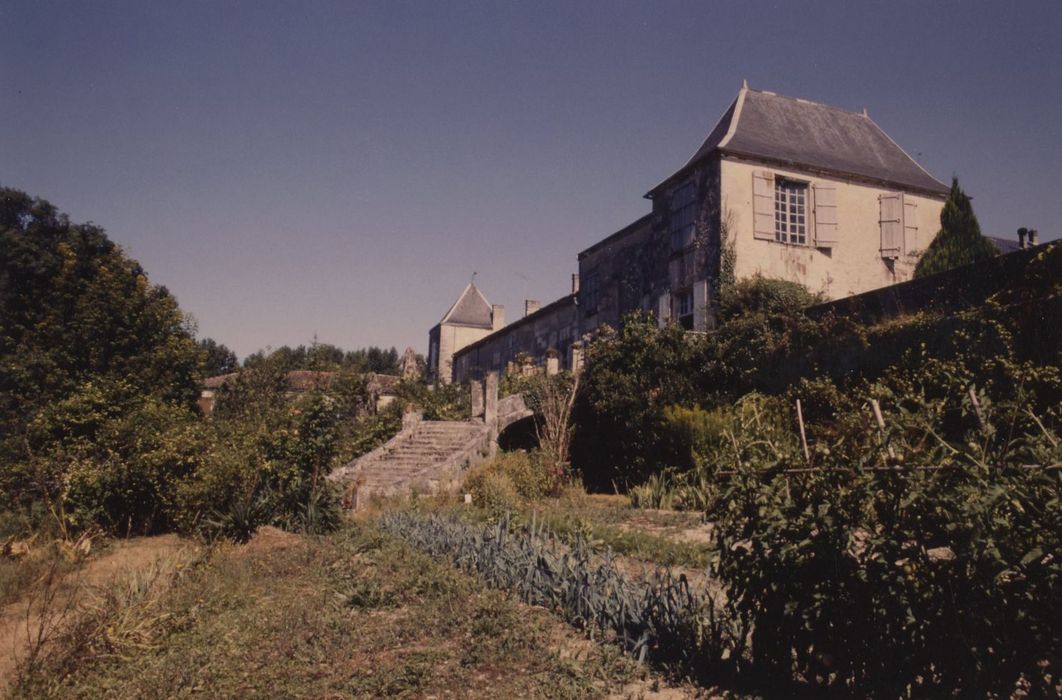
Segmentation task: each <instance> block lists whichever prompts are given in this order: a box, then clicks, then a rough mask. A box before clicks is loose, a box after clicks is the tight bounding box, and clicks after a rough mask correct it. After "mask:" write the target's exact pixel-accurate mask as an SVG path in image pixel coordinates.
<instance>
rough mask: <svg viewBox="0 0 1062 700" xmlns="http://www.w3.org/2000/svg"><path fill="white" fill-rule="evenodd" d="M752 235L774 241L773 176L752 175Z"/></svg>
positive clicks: (767, 174)
mask: <svg viewBox="0 0 1062 700" xmlns="http://www.w3.org/2000/svg"><path fill="white" fill-rule="evenodd" d="M752 233H753V236H755V237H756V238H761V239H764V240H768V241H773V240H774V176H773V175H771V173H761V172H757V173H752Z"/></svg>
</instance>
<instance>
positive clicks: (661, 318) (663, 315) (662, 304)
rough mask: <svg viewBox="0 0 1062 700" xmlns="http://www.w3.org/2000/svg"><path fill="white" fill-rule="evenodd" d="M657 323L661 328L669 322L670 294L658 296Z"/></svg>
mask: <svg viewBox="0 0 1062 700" xmlns="http://www.w3.org/2000/svg"><path fill="white" fill-rule="evenodd" d="M657 310H658V313H657V316H656V320H657V323H658V324H659V325H660V327H661V328H663V327H664V326H666V325H667V322H668V321H669V320H671V292H665V293H663V294H661V295H660V298H659V299H658V300H657Z"/></svg>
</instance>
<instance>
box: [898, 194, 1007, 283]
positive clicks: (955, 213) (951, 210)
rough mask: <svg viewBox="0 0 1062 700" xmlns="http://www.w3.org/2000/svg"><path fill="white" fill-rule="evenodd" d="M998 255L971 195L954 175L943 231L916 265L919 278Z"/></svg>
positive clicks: (943, 216) (942, 224)
mask: <svg viewBox="0 0 1062 700" xmlns="http://www.w3.org/2000/svg"><path fill="white" fill-rule="evenodd" d="M996 254H997V251H996V248H995V246H994V245H992V243H991V241H989V240H988V239H987V238H985V237H984V236H982V235H981V225H980V224H978V223H977V216H975V215H974V212H973V205H972V204H970V198H969V197H968V196H967V195H966V193H965V192H963V191H962V188H961V187H959V179H958V178H952V180H951V192H949V193H948V198H947V200H945V202H944V209H942V210H941V212H940V231H939V232H938V233H937V236H936V238H934V239H933V242H932V243H930V244H929V248H927V249H926V252H925V253H924V254H923V255H922V258H921V259H920V260H919V261H918V266H917V267H915V273H914V276H915V278H916V279H917V278H919V277H926V276H928V275H933V274H936V273H938V272H944V271H945V270H950V269H951V268H953V267H959V266H960V265H969V264H970V263H972V262H976V261H978V260H982V259H984V258H990V257H992V256H994V255H996Z"/></svg>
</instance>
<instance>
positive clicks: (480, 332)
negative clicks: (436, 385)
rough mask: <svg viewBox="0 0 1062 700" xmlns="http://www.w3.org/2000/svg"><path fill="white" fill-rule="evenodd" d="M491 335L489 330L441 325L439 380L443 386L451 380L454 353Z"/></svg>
mask: <svg viewBox="0 0 1062 700" xmlns="http://www.w3.org/2000/svg"><path fill="white" fill-rule="evenodd" d="M491 333H493V331H492V330H491V329H489V328H474V327H472V326H454V325H450V324H443V325H442V326H441V327H440V328H439V380H440V381H442V382H443V383H444V384H449V383H450V382H451V381H452V380H453V356H454V353H455V352H457V351H458V350H460V349H461V348H463V347H465V346H466V345H471V344H472V343H474V342H476V341H477V340H479V339H480V338H484V337H486V336H488V335H490V334H491Z"/></svg>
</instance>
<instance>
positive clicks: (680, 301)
mask: <svg viewBox="0 0 1062 700" xmlns="http://www.w3.org/2000/svg"><path fill="white" fill-rule="evenodd" d="M675 316H676V317H678V322H679V325H680V326H682V327H683V328H685V329H686V330H690V329H692V328H693V290H692V289H687V290H684V291H681V292H679V293H678V294H676V295H675Z"/></svg>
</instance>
